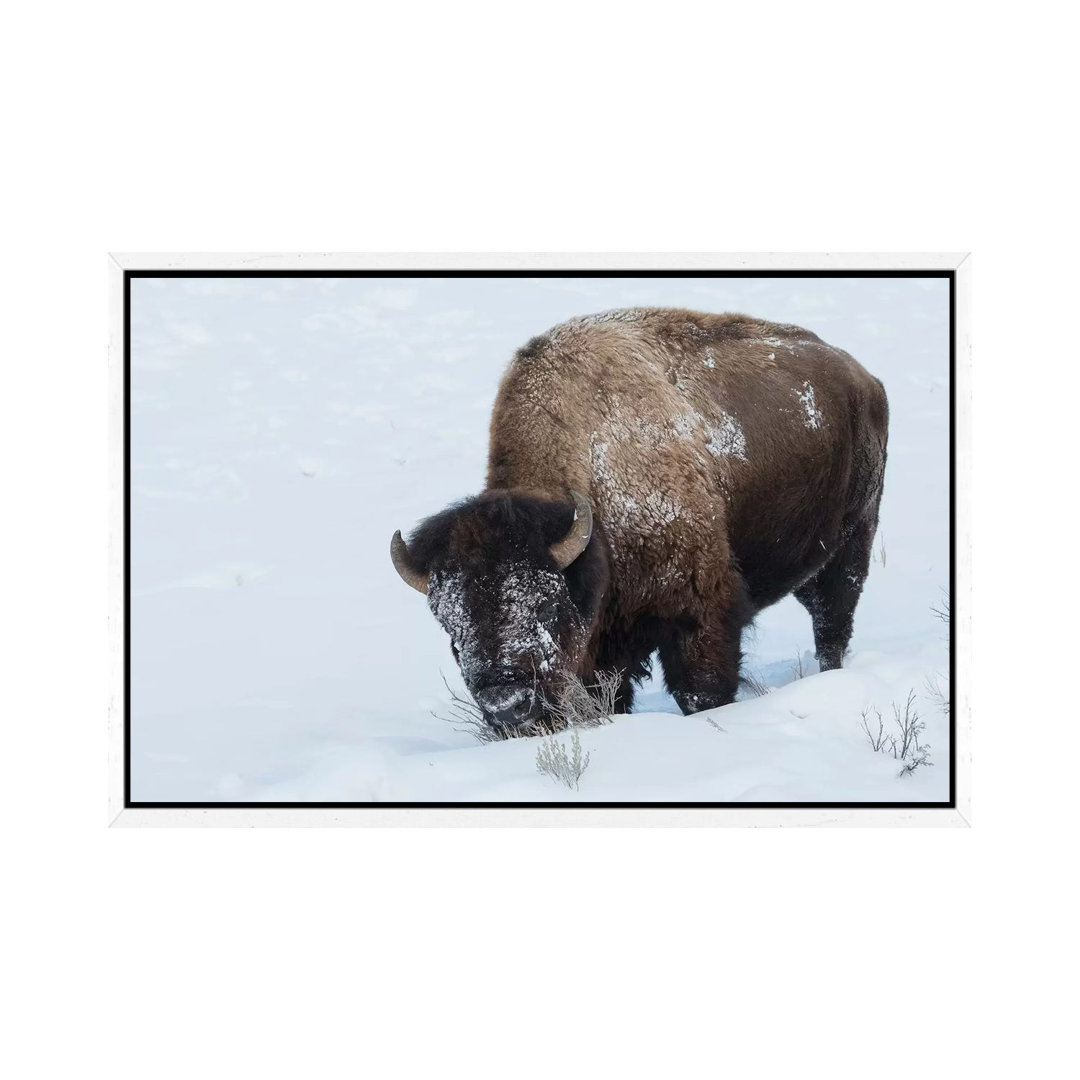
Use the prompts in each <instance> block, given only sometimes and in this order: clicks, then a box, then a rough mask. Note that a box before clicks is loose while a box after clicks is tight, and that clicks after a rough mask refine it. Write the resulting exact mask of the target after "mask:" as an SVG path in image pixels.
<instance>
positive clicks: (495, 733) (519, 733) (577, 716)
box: [432, 671, 622, 743]
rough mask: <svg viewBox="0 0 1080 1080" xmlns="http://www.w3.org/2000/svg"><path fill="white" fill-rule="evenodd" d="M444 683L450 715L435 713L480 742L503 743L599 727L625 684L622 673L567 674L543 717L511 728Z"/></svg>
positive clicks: (613, 709) (610, 711) (609, 712)
mask: <svg viewBox="0 0 1080 1080" xmlns="http://www.w3.org/2000/svg"><path fill="white" fill-rule="evenodd" d="M443 685H444V686H445V687H446V691H447V693H448V694H449V695H450V713H451V715H450V716H439V714H438V713H432V715H433V716H436V717H438V719H440V720H445V721H446V722H447V723H450V724H453V725H454V730H455V731H462V732H465V733H466V734H468V735H471V736H472V737H473V738H474V739H476V741H477V742H482V743H489V742H501V741H502V740H503V739H528V738H532V737H534V736H536V735H551V734H553V733H554V732H556V731H564V730H566V729H567V728H574V727H599V726H600V725H601V724H607V723H610V722H611V716H612V714H613V713H614V712H615V703H616V700H617V698H618V694H619V687H620V686H621V685H622V672H619V671H614V672H597V673H596V674H595V675H594V676H593V679H592V682H590V683H588V684H586V683H585V682H584V681H583V680H581V679H580V678H578V677H577V676H574V675H568V676H566V677H565V678H564V679H563V680H562V682H561V683H560V686H559V695H558V698H557V699H556V700H555V701H554V702H553V703H552V704H551V705H550V707H549V713H548V715H547V716H546V717H544V718H543V719H542V720H532V721H529V722H528V723H526V724H519V725H517V726H516V727H510V726H508V725H505V724H499V725H494V724H489V723H488V721H487V720H486V719H485V717H484V713H483V710H482V709H481V708H480V707H479V706H478V705H477V704H476V702H474V701H473V700H472V699H471V698H465V697H462V696H461V695H460V694H458V693H457V692H456V691H455V690H454V689H453V688H452V687H451V686H450V684H449V683H448V682H447V681H446V676H443Z"/></svg>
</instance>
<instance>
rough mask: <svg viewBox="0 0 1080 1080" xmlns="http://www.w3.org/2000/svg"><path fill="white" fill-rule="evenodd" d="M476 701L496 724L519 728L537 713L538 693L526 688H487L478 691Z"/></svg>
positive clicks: (510, 686) (506, 686)
mask: <svg viewBox="0 0 1080 1080" xmlns="http://www.w3.org/2000/svg"><path fill="white" fill-rule="evenodd" d="M476 701H477V703H478V704H479V706H480V708H482V709H483V710H484V712H485V714H486V715H487V717H488V719H489V720H490V721H491V722H492V723H494V724H499V725H503V726H505V727H517V726H518V725H519V724H524V723H525V722H526V721H527V720H531V719H532V718H533V717H534V716H535V715H536V713H537V698H536V693H535V692H534V691H533V690H532V688H531V687H525V686H520V685H519V686H514V685H505V686H486V687H484V688H483V689H482V690H477V692H476Z"/></svg>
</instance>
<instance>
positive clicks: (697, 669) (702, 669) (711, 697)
mask: <svg viewBox="0 0 1080 1080" xmlns="http://www.w3.org/2000/svg"><path fill="white" fill-rule="evenodd" d="M741 640H742V627H741V626H738V625H737V624H734V623H733V622H732V621H730V620H729V621H721V620H717V621H716V622H715V623H714V624H711V625H710V624H698V625H694V626H677V627H673V628H672V629H671V631H670V633H669V634H668V635H667V636H666V639H665V640H664V641H662V642H661V645H660V662H661V663H662V664H663V666H664V682H665V684H666V685H667V688H668V690H669V691H670V692H671V696H672V697H673V698H674V699H675V700H676V701H677V702H678V704H679V708H680V709H682V711H683V712H684V713H686V714H690V713H696V712H702V711H703V710H704V709H715V708H718V707H719V706H721V705H730V704H731V702H733V701H734V700H735V691H736V690H737V689H738V687H739V662H740V660H741V658H742V654H741V652H740V648H739V646H740V642H741Z"/></svg>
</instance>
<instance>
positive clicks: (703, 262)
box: [108, 253, 971, 828]
mask: <svg viewBox="0 0 1080 1080" xmlns="http://www.w3.org/2000/svg"><path fill="white" fill-rule="evenodd" d="M256 269H257V270H274V271H279V272H287V271H301V270H302V271H306V272H309V273H310V272H312V271H318V270H326V271H331V270H333V271H342V270H346V271H347V270H365V271H379V270H388V271H391V270H393V271H402V270H410V271H425V270H494V271H498V270H516V271H521V270H571V271H573V270H578V271H583V270H591V271H599V270H622V271H627V270H640V271H642V272H643V273H648V272H650V271H662V270H700V271H717V270H723V271H729V272H731V271H755V270H770V271H832V272H837V271H852V272H859V271H867V270H873V271H889V270H895V271H909V272H910V271H917V270H927V271H949V272H951V274H952V280H953V381H952V394H953V399H952V400H953V460H952V469H953V473H952V506H953V581H952V590H951V591H952V659H953V665H952V697H951V701H952V731H953V746H952V754H951V762H952V768H953V769H954V774H953V779H954V782H953V799H952V800H951V805H950V806H947V807H933V808H913V807H910V806H900V807H896V808H882V807H875V808H857V807H856V808H850V807H841V808H830V807H827V806H821V807H817V806H810V807H808V806H801V807H788V808H770V807H754V806H749V805H748V806H746V807H732V808H713V807H704V806H702V807H697V806H681V807H679V808H663V807H650V806H648V805H639V806H629V807H619V808H613V807H606V806H603V805H598V806H595V807H587V806H582V805H580V804H578V805H575V806H573V807H563V806H560V805H558V804H552V805H551V806H547V807H543V808H540V807H532V806H530V807H495V806H492V807H477V806H469V807H464V806H463V807H460V808H458V807H439V808H432V807H420V806H418V807H412V808H406V807H386V806H380V805H378V804H372V805H370V806H364V807H340V808H331V807H322V806H312V807H310V808H300V807H289V808H281V807H273V806H268V807H258V806H237V807H228V806H222V805H217V804H215V805H212V806H208V807H192V806H184V807H167V806H151V807H145V806H144V807H140V806H132V805H130V804H129V803H128V802H127V800H126V756H127V749H128V744H127V742H126V723H127V700H126V686H127V679H126V673H127V661H128V651H127V627H126V624H125V612H126V589H127V585H128V575H127V570H126V566H127V551H126V548H125V537H126V528H125V507H126V498H125V490H126V489H125V484H126V477H125V467H126V461H127V449H128V448H127V445H126V437H127V426H126V423H125V416H126V407H127V404H126V402H125V347H126V343H125V282H126V280H127V278H126V275H127V273H128V272H129V271H154V270H192V271H193V270H203V271H215V270H221V271H224V270H232V271H237V270H240V271H243V270H256ZM108 272H109V297H110V299H109V305H110V316H109V343H108V364H109V416H110V438H109V475H110V506H109V522H110V544H109V589H110V592H109V596H110V602H109V629H110V663H109V686H110V706H109V715H108V725H109V732H108V736H109V766H108V767H109V820H110V822H111V824H112V825H114V826H118V827H146V826H242V827H248V826H289V827H296V826H316V827H318V826H365V827H371V826H380V827H384V826H465V827H477V826H499V827H503V826H509V827H518V826H528V827H575V826H605V827H619V826H623V827H641V826H663V827H680V828H684V827H712V826H786V827H791V826H846V827H853V826H854V827H859V826H901V825H902V826H908V825H917V826H931V827H940V826H951V827H956V826H960V827H963V826H968V825H970V823H971V713H970V694H969V690H970V687H969V684H968V681H967V680H968V672H969V671H970V662H971V626H970V618H971V616H970V611H971V604H970V595H971V531H970V529H971V524H970V523H971V506H970V502H969V499H970V496H969V479H970V471H971V462H970V446H971V381H970V380H971V325H970V319H971V298H970V289H971V257H970V255H969V254H966V253H957V254H940V253H938V254H910V253H907V254H836V253H830V254H806V253H793V254H761V253H757V254H700V253H695V254H607V255H604V254H553V253H535V254H520V253H517V254H507V253H502V254H476V253H470V254H456V255H455V254H114V255H111V256H110V257H109V264H108Z"/></svg>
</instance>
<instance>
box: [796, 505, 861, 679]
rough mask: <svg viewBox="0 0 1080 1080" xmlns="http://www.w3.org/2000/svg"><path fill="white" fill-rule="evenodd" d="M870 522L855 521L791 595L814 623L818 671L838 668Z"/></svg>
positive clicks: (858, 592) (851, 621) (852, 616)
mask: <svg viewBox="0 0 1080 1080" xmlns="http://www.w3.org/2000/svg"><path fill="white" fill-rule="evenodd" d="M873 542H874V525H873V524H872V523H869V522H859V523H857V524H856V525H855V526H854V527H853V528H852V530H851V532H850V533H849V535H848V538H847V540H846V541H845V542H844V544H843V546H842V547H841V548H840V550H839V551H838V552H837V553H836V554H835V555H834V556H833V557H832V558H831V559H830V560H829V561H828V562H827V563H826V564H825V565H824V566H823V567H822V568H821V569H820V570H819V571H818V572H817V574H816V575H815V576H814V577H812V578H811V579H810V580H809V581H808V582H807V583H806V584H805V585H803V586H801V587H800V588H798V589H796V590H795V598H796V599H797V600H798V601H799V603H800V604H802V606H803V607H804V608H806V610H807V611H808V612H810V618H811V619H812V620H813V623H814V648H815V650H816V651H817V659H818V666H819V667H820V668H821V670H822V671H831V670H833V669H834V668H838V667H840V665H841V662H842V660H843V658H844V653H845V652H846V651H847V647H848V642H849V641H850V640H851V631H852V628H853V626H854V621H855V605H856V604H857V603H858V602H859V596H860V595H861V593H862V587H863V582H864V581H866V575H867V573H868V572H869V570H870V549H871V547H872V545H873Z"/></svg>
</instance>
